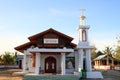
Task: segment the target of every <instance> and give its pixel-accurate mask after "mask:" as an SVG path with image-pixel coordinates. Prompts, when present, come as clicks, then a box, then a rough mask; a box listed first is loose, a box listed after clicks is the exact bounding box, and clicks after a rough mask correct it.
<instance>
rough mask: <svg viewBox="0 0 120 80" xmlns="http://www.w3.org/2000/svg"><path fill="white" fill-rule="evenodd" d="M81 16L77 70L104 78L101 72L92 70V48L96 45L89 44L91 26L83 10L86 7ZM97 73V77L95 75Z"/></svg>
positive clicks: (88, 75)
mask: <svg viewBox="0 0 120 80" xmlns="http://www.w3.org/2000/svg"><path fill="white" fill-rule="evenodd" d="M80 11H81V16H80V25H79V26H78V28H77V31H78V40H79V41H78V45H77V53H78V54H77V56H76V57H77V58H76V59H77V60H76V61H77V65H78V67H77V70H78V72H81V71H82V70H83V71H85V72H86V75H87V78H103V76H102V74H101V72H94V71H92V64H91V49H92V48H94V46H91V45H90V44H89V40H88V30H89V28H90V26H89V25H86V17H85V16H84V14H83V12H84V11H85V9H81V10H80ZM95 75H96V77H94V76H95Z"/></svg>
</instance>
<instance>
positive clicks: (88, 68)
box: [86, 49, 92, 71]
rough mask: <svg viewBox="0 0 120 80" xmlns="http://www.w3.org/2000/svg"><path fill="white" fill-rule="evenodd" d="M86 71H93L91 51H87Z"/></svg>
mask: <svg viewBox="0 0 120 80" xmlns="http://www.w3.org/2000/svg"><path fill="white" fill-rule="evenodd" d="M86 69H87V71H92V66H91V54H90V49H86Z"/></svg>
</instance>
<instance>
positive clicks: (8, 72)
mask: <svg viewBox="0 0 120 80" xmlns="http://www.w3.org/2000/svg"><path fill="white" fill-rule="evenodd" d="M20 71H21V69H0V80H22V79H23V76H14V75H12V74H13V72H20ZM101 72H102V74H103V76H104V79H86V80H120V71H114V70H107V71H101Z"/></svg>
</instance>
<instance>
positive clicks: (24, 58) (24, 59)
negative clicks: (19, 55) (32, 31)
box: [23, 50, 27, 72]
mask: <svg viewBox="0 0 120 80" xmlns="http://www.w3.org/2000/svg"><path fill="white" fill-rule="evenodd" d="M26 54H27V51H26V50H25V51H24V57H23V72H26Z"/></svg>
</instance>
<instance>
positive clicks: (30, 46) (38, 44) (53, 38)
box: [15, 15, 93, 75]
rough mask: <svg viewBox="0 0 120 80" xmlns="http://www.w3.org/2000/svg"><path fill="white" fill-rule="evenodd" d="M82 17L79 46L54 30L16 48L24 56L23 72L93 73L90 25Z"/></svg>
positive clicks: (42, 33)
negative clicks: (84, 71)
mask: <svg viewBox="0 0 120 80" xmlns="http://www.w3.org/2000/svg"><path fill="white" fill-rule="evenodd" d="M85 18H86V17H85V16H83V15H82V16H80V25H79V26H78V29H77V31H78V38H79V41H78V44H74V43H72V40H73V38H72V37H70V36H68V35H66V34H64V33H61V32H59V31H57V30H55V29H53V28H50V29H48V30H45V31H43V32H40V33H38V34H35V35H33V36H30V37H28V39H29V42H28V43H25V44H22V45H20V46H17V47H15V50H17V51H19V52H22V53H23V54H24V58H23V72H25V73H31V72H32V73H35V74H44V73H55V74H61V75H65V74H74V72H80V71H81V70H83V69H84V70H86V71H87V72H91V71H92V67H91V55H90V54H91V53H90V52H91V49H92V48H93V46H90V45H89V41H88V30H89V28H90V26H89V25H86V23H85Z"/></svg>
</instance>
